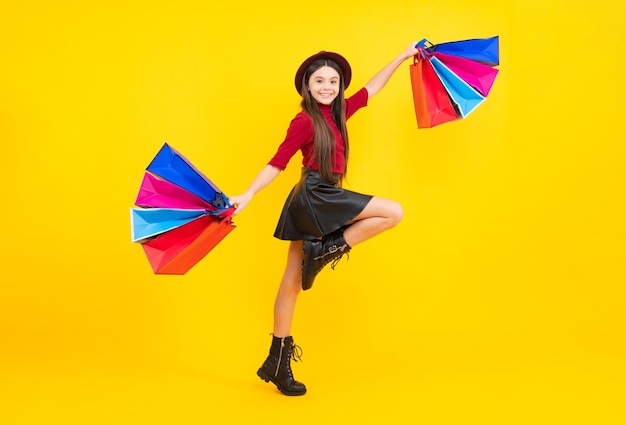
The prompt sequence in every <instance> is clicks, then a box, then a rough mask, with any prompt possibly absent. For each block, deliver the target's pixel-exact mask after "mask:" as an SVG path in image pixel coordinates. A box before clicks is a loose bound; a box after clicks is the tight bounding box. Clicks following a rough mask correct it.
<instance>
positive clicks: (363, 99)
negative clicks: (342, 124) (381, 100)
mask: <svg viewBox="0 0 626 425" xmlns="http://www.w3.org/2000/svg"><path fill="white" fill-rule="evenodd" d="M368 99H369V93H368V92H367V89H366V88H365V87H363V88H362V89H361V90H359V91H358V92H356V93H354V94H353V95H352V96H350V97H349V98H347V99H346V120H347V119H348V118H350V117H351V116H352V115H354V113H355V112H356V111H358V110H359V109H361V108H363V107H365V106H367V100H368Z"/></svg>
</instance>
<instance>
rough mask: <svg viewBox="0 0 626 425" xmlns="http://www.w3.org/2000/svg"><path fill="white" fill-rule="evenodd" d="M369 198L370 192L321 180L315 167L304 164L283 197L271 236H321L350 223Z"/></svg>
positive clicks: (308, 237) (300, 237)
mask: <svg viewBox="0 0 626 425" xmlns="http://www.w3.org/2000/svg"><path fill="white" fill-rule="evenodd" d="M371 199H372V196H371V195H363V194H361V193H357V192H353V191H350V190H346V189H343V188H341V187H338V186H337V185H333V184H329V183H325V182H322V181H321V179H320V175H319V173H318V172H317V171H313V170H310V169H308V168H303V169H302V176H301V178H300V181H299V182H298V184H296V185H295V186H294V188H293V189H292V190H291V193H290V194H289V196H288V197H287V200H286V201H285V205H284V207H283V211H282V213H281V214H280V219H279V220H278V225H277V226H276V231H275V232H274V237H276V238H278V239H283V240H289V241H299V240H313V239H318V238H321V237H322V236H324V235H328V234H330V233H332V232H334V231H335V230H339V229H341V228H342V227H344V226H345V225H347V224H348V223H350V222H351V221H352V220H353V219H354V218H355V217H356V216H357V215H359V214H360V213H361V211H363V209H364V208H365V207H366V206H367V204H368V203H369V201H370V200H371Z"/></svg>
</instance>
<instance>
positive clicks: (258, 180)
mask: <svg viewBox="0 0 626 425" xmlns="http://www.w3.org/2000/svg"><path fill="white" fill-rule="evenodd" d="M279 174H280V169H279V168H276V167H274V166H273V165H266V166H265V167H264V168H263V169H262V170H261V171H260V172H259V174H257V176H256V177H255V179H254V180H253V181H252V183H251V184H250V187H248V190H246V191H245V192H244V193H243V194H241V195H238V196H231V197H229V198H228V200H229V201H230V203H231V204H232V205H233V206H234V207H236V209H235V212H234V213H233V215H237V214H239V212H241V210H242V209H244V208H245V207H246V205H248V203H249V202H250V201H251V200H252V197H253V196H254V195H255V194H256V193H257V192H258V191H259V190H261V189H263V188H264V187H265V186H267V185H268V184H270V183H271V182H272V181H274V179H275V178H276V177H277V176H278V175H279Z"/></svg>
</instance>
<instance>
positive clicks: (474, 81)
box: [433, 52, 499, 97]
mask: <svg viewBox="0 0 626 425" xmlns="http://www.w3.org/2000/svg"><path fill="white" fill-rule="evenodd" d="M433 56H434V57H436V58H437V59H439V60H440V61H441V63H443V64H444V65H445V66H447V67H448V68H449V69H450V71H452V72H454V73H455V74H456V75H458V76H459V77H460V78H461V79H462V80H463V81H465V82H466V83H467V84H469V85H470V86H472V87H473V88H474V89H475V90H476V91H478V92H479V93H480V94H481V95H483V96H485V97H486V96H487V95H489V91H490V90H491V87H492V86H493V82H494V80H495V79H496V76H497V75H498V72H499V70H498V69H497V68H493V67H491V66H489V65H485V64H484V63H481V62H476V61H473V60H470V59H466V58H462V57H460V56H454V55H449V54H447V53H439V52H435V53H434V54H433Z"/></svg>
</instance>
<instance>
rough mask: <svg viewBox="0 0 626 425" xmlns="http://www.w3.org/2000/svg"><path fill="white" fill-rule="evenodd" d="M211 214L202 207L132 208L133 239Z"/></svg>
mask: <svg viewBox="0 0 626 425" xmlns="http://www.w3.org/2000/svg"><path fill="white" fill-rule="evenodd" d="M209 214H210V213H209V211H207V210H202V209H193V210H191V209H182V208H131V209H130V228H131V233H132V241H133V242H138V241H142V240H145V239H149V238H152V237H155V236H157V235H160V234H162V233H165V232H167V231H169V230H172V229H176V228H177V227H180V226H182V225H184V224H187V223H189V222H190V221H194V220H196V219H197V218H200V217H203V216H205V215H209Z"/></svg>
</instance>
